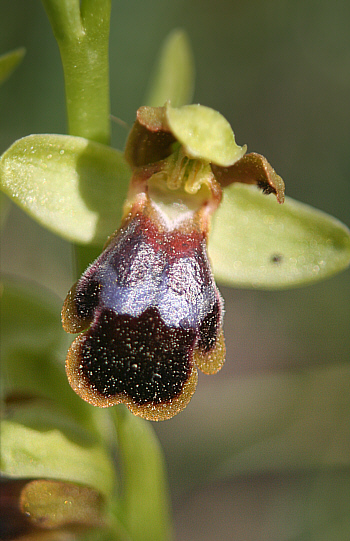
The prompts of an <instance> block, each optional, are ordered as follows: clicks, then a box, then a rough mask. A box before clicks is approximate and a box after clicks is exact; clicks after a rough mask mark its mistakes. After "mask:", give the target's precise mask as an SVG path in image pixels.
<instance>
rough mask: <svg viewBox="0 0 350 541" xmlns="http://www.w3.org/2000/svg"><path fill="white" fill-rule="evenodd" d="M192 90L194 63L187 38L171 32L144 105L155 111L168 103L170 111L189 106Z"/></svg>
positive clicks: (178, 32) (181, 32)
mask: <svg viewBox="0 0 350 541" xmlns="http://www.w3.org/2000/svg"><path fill="white" fill-rule="evenodd" d="M193 90H194V60H193V55H192V50H191V45H190V42H189V39H188V37H187V34H186V33H185V32H184V31H183V30H180V29H178V30H173V31H172V32H171V33H170V34H169V36H168V37H167V38H166V40H165V42H164V44H163V46H162V50H161V52H160V56H159V59H158V63H157V66H156V69H155V73H154V76H153V79H152V81H151V85H150V90H149V92H148V96H147V98H146V100H145V104H147V105H151V106H152V107H158V106H162V105H164V104H165V102H166V101H168V100H170V102H171V105H172V106H173V107H180V106H181V105H185V104H186V103H190V102H191V100H192V96H193Z"/></svg>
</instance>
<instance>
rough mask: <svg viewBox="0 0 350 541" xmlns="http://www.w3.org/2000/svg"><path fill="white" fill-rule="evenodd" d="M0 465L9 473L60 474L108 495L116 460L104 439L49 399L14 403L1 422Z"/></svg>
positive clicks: (56, 476) (51, 475) (39, 476)
mask: <svg viewBox="0 0 350 541" xmlns="http://www.w3.org/2000/svg"><path fill="white" fill-rule="evenodd" d="M1 470H2V471H3V473H4V475H8V476H10V477H28V478H46V479H60V480H65V481H71V482H75V483H81V484H83V485H87V486H90V487H92V488H95V489H96V490H98V491H99V492H101V493H102V494H104V495H106V496H110V495H111V493H112V491H113V489H114V484H115V475H114V469H113V465H112V463H111V460H110V458H109V455H108V453H107V452H106V451H105V450H104V449H103V447H102V445H101V443H100V441H99V440H98V439H97V438H94V437H93V436H92V435H91V433H89V432H87V431H86V430H84V429H82V428H80V427H79V426H78V425H77V424H76V423H74V422H72V421H71V420H70V418H68V417H67V416H65V415H62V412H60V411H59V410H57V409H56V408H54V407H49V405H48V404H47V403H45V404H41V403H39V402H38V403H33V402H29V403H27V404H26V405H22V406H21V407H18V406H17V407H14V408H13V409H12V410H11V416H10V417H9V418H8V419H4V420H3V421H2V424H1Z"/></svg>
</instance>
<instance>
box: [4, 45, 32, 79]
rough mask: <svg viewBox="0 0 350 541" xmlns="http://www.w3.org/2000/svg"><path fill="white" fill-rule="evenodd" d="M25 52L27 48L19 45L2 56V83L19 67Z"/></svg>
mask: <svg viewBox="0 0 350 541" xmlns="http://www.w3.org/2000/svg"><path fill="white" fill-rule="evenodd" d="M25 54H26V50H25V49H24V47H19V48H18V49H15V50H14V51H11V52H9V53H6V54H3V55H1V56H0V84H2V83H3V82H4V81H6V79H8V77H10V75H11V73H12V72H13V71H14V70H15V69H16V68H17V66H18V64H20V62H21V61H22V59H23V57H24V55H25Z"/></svg>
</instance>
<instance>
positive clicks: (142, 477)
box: [113, 407, 171, 541]
mask: <svg viewBox="0 0 350 541" xmlns="http://www.w3.org/2000/svg"><path fill="white" fill-rule="evenodd" d="M113 414H114V418H115V422H116V427H117V433H118V443H119V448H120V452H121V456H122V461H123V467H124V472H125V483H124V495H123V499H122V502H121V510H122V517H124V519H121V520H124V524H125V527H126V529H127V530H128V531H129V533H130V537H131V539H132V540H133V541H166V540H167V539H170V530H171V528H170V519H169V515H170V513H169V510H170V504H169V500H168V487H167V483H166V479H165V475H164V458H163V454H162V451H161V448H160V445H159V443H158V440H157V438H156V435H155V433H154V430H153V427H152V426H151V424H150V423H149V422H147V421H145V420H144V419H140V418H138V417H135V416H134V415H132V414H131V413H130V412H129V411H128V410H127V409H126V408H124V407H123V408H121V407H118V408H114V409H113ZM145 494H147V498H145ZM145 524H147V528H146V529H145V526H144V525H145Z"/></svg>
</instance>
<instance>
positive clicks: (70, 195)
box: [0, 135, 130, 244]
mask: <svg viewBox="0 0 350 541" xmlns="http://www.w3.org/2000/svg"><path fill="white" fill-rule="evenodd" d="M129 177H130V170H129V167H128V165H127V164H126V162H125V160H124V158H123V155H122V153H121V152H119V151H117V150H113V149H111V148H110V147H108V146H104V145H101V144H99V143H94V142H91V141H88V140H87V139H83V138H80V137H72V136H66V135H30V136H28V137H24V138H23V139H20V140H19V141H16V142H15V143H14V144H13V145H12V146H11V147H10V148H9V149H8V150H7V151H6V152H5V153H4V154H3V156H2V158H1V169H0V180H1V186H2V189H3V191H4V192H5V193H7V194H8V195H9V196H10V197H11V198H12V199H13V201H14V202H16V203H17V204H18V205H19V206H20V207H21V208H23V209H24V210H25V211H26V212H28V214H29V215H30V216H31V217H32V218H34V219H36V220H37V221H38V222H39V223H40V224H41V225H43V226H44V227H46V228H48V229H50V230H51V231H53V232H54V233H56V234H58V235H60V236H62V237H64V238H66V239H68V240H71V241H74V242H77V243H96V244H101V243H103V242H105V240H106V238H107V236H108V235H110V234H111V233H113V231H114V230H115V229H116V228H117V227H118V226H119V223H120V219H121V216H122V205H123V202H124V199H125V197H126V193H127V188H128V183H129Z"/></svg>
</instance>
